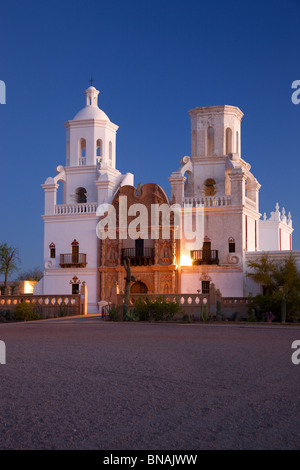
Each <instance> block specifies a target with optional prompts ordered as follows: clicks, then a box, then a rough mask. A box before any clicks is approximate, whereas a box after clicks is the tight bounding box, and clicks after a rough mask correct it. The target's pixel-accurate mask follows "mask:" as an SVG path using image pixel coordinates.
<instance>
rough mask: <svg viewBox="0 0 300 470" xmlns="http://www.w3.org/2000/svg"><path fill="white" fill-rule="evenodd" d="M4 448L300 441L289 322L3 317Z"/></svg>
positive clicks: (296, 334)
mask: <svg viewBox="0 0 300 470" xmlns="http://www.w3.org/2000/svg"><path fill="white" fill-rule="evenodd" d="M0 339H1V340H3V341H5V343H6V353H7V363H6V364H5V365H0V378H1V382H0V392H1V399H0V416H1V427H0V449H105V450H116V449H122V450H124V449H126V450H136V449H146V450H165V449H166V450H200V449H300V426H299V424H300V419H299V418H300V411H299V409H300V407H299V405H300V403H299V392H300V365H299V366H296V365H294V364H293V363H292V362H291V354H292V349H291V343H292V341H294V340H295V339H300V328H299V327H296V326H295V327H293V326H290V327H288V326H286V327H281V326H280V325H279V326H277V327H276V326H275V325H274V326H272V325H270V326H266V327H262V326H259V327H255V326H250V325H249V326H247V327H242V326H241V325H231V324H230V325H224V326H223V325H199V324H197V325H192V324H186V325H176V324H137V323H135V324H132V323H130V324H121V323H108V322H102V321H100V320H99V318H98V317H92V318H84V319H83V318H74V319H68V320H66V319H59V320H44V321H39V322H28V323H18V324H0Z"/></svg>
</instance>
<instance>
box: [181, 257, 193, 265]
mask: <svg viewBox="0 0 300 470" xmlns="http://www.w3.org/2000/svg"><path fill="white" fill-rule="evenodd" d="M180 265H181V266H192V260H191V257H190V256H189V255H181V257H180Z"/></svg>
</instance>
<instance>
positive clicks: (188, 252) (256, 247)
mask: <svg viewBox="0 0 300 470" xmlns="http://www.w3.org/2000/svg"><path fill="white" fill-rule="evenodd" d="M98 94H99V91H98V90H96V88H94V87H93V86H91V87H89V88H88V89H87V90H85V106H84V108H83V109H81V110H80V111H79V112H78V113H77V114H76V115H75V117H74V118H73V119H72V120H70V121H67V122H66V123H65V128H66V161H65V165H59V166H58V167H57V169H56V171H57V174H56V175H55V176H53V177H49V178H47V179H46V181H45V183H44V184H43V185H42V187H43V189H44V197H45V209H44V214H43V220H44V277H43V279H42V280H41V281H40V282H39V283H38V285H37V286H36V292H40V293H43V294H47V295H50V294H61V295H63V294H70V293H77V292H79V289H80V285H81V284H82V282H85V283H86V285H87V289H88V313H91V314H93V313H98V307H99V305H100V304H101V305H103V304H104V303H105V302H110V299H111V295H112V294H111V293H112V289H113V286H116V285H117V286H118V289H119V291H120V292H122V291H123V290H124V274H125V270H124V267H123V261H124V259H130V262H131V266H132V272H133V275H134V277H135V279H136V281H135V282H133V283H132V292H134V293H155V294H169V293H197V292H201V293H208V292H209V289H210V286H211V285H212V284H214V286H215V288H216V289H219V291H220V292H221V294H222V295H223V296H225V297H244V296H246V295H248V294H249V292H250V291H251V292H252V293H253V294H255V293H256V292H257V290H258V289H259V286H256V285H251V284H250V283H249V280H248V279H247V276H246V270H247V260H248V259H252V258H253V257H258V256H259V255H260V254H261V253H263V252H265V251H268V252H270V253H272V254H274V256H277V257H278V256H279V255H280V254H284V253H287V252H290V251H291V250H292V232H293V228H292V220H291V215H290V213H288V214H287V215H286V213H285V210H284V209H282V210H281V211H280V208H279V206H278V204H276V206H275V210H274V211H273V212H271V215H270V217H269V218H268V217H267V216H266V214H264V215H263V217H262V215H261V213H260V212H259V191H260V184H259V182H258V181H257V179H256V178H255V176H254V175H253V174H252V172H251V166H250V164H249V163H248V162H246V161H245V160H244V159H243V158H242V154H241V120H242V117H243V113H242V111H241V110H240V109H239V108H238V107H235V106H227V105H224V106H212V107H201V108H195V109H193V110H191V111H190V112H189V114H190V118H191V155H190V156H184V157H183V158H182V159H181V161H180V166H179V168H178V169H177V170H176V171H174V172H172V173H171V175H170V177H169V181H170V197H168V196H167V194H166V192H165V191H164V190H163V188H161V187H160V186H159V185H157V184H156V183H155V182H149V183H147V184H144V185H143V186H140V185H139V186H138V187H137V188H136V187H135V186H134V176H133V174H132V173H130V172H128V173H126V174H121V173H120V172H119V171H118V170H117V168H116V135H117V130H118V126H117V125H116V124H114V123H112V122H111V121H110V119H109V117H108V116H107V115H106V114H105V113H104V111H102V110H101V109H100V108H99V107H98ZM60 187H61V189H62V191H61V192H62V200H61V201H58V199H57V197H58V190H59V188H60ZM122 201H126V204H127V207H126V221H125V222H126V223H125V225H126V227H127V229H128V227H130V226H131V227H132V226H133V225H134V226H135V228H136V230H135V231H134V235H133V236H129V232H128V230H127V232H126V234H125V236H124V227H123V225H124V220H123V221H121V220H120V218H119V215H118V214H119V213H120V204H121V203H123V202H122ZM105 207H106V209H105V210H104V209H103V208H105ZM108 207H111V208H113V209H115V214H116V219H115V231H114V236H113V237H112V236H109V232H107V233H106V235H105V236H103V234H102V236H100V234H99V222H101V220H103V219H104V218H105V217H106V216H107V213H108V209H107V208H108ZM139 207H140V209H139ZM153 207H158V210H159V209H160V208H162V207H163V208H165V209H166V210H167V212H168V210H169V218H168V222H166V220H167V219H163V218H162V215H161V213H160V212H159V216H158V218H157V219H155V221H153V218H152V215H151V214H152V212H151V211H152V210H153ZM132 208H135V209H134V210H133V209H132ZM143 208H145V213H146V214H147V217H146V222H147V223H146V227H141V223H139V224H138V217H137V215H138V214H139V215H140V213H141V211H142V209H143ZM178 215H180V217H181V218H180V217H179V218H178ZM183 216H184V217H183ZM185 218H186V219H187V220H191V221H192V222H191V223H192V225H193V224H194V225H193V226H195V221H197V220H199V221H200V222H199V224H200V225H197V224H196V231H195V230H194V232H193V233H194V234H195V233H196V236H194V238H191V237H188V236H187V232H186V231H184V230H183V231H182V230H180V228H181V227H179V225H180V224H181V223H182V220H183V221H184V220H185ZM178 220H180V223H178ZM137 225H139V227H137ZM165 225H168V229H169V230H168V231H164V230H163V229H164V227H165ZM154 228H155V229H156V230H153V229H154ZM154 232H155V235H153V233H154ZM121 233H122V236H121V235H120V234H121Z"/></svg>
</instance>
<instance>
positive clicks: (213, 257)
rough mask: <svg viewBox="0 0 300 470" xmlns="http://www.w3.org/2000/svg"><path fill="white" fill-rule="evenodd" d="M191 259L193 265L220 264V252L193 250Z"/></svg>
mask: <svg viewBox="0 0 300 470" xmlns="http://www.w3.org/2000/svg"><path fill="white" fill-rule="evenodd" d="M191 259H192V264H193V265H198V264H219V252H218V250H192V251H191Z"/></svg>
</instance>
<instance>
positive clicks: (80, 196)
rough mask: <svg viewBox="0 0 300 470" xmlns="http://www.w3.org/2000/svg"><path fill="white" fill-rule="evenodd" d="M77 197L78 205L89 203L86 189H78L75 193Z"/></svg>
mask: <svg viewBox="0 0 300 470" xmlns="http://www.w3.org/2000/svg"><path fill="white" fill-rule="evenodd" d="M75 195H76V202H77V204H84V203H86V202H87V196H86V189H85V188H77V189H76V191H75Z"/></svg>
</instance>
